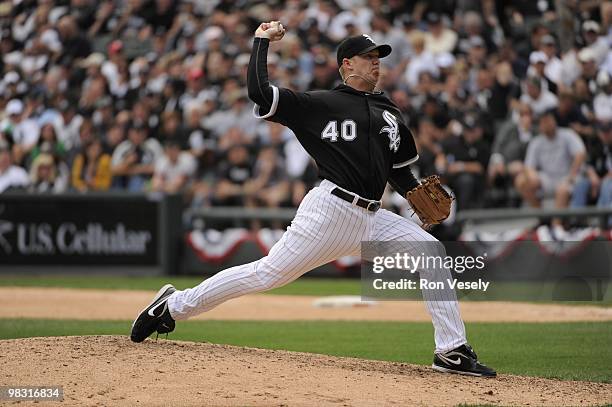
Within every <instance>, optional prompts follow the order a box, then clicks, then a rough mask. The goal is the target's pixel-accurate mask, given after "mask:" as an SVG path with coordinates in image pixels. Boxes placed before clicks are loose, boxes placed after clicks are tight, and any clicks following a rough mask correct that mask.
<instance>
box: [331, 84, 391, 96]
mask: <svg viewBox="0 0 612 407" xmlns="http://www.w3.org/2000/svg"><path fill="white" fill-rule="evenodd" d="M334 90H337V91H340V92H346V93H352V94H354V95H361V96H368V95H375V96H379V95H382V94H383V93H384V92H382V91H381V92H364V91H361V90H357V89H355V88H353V87H351V86H348V85H345V84H343V83H341V84H340V85H338V86H336V87H335V88H334Z"/></svg>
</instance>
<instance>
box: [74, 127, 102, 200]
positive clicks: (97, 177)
mask: <svg viewBox="0 0 612 407" xmlns="http://www.w3.org/2000/svg"><path fill="white" fill-rule="evenodd" d="M71 175H72V176H71V179H72V187H73V188H74V189H76V190H77V191H79V192H87V191H107V190H108V189H109V188H110V186H111V180H112V174H111V157H110V155H109V154H107V153H106V152H105V151H104V147H103V144H102V140H100V139H99V138H94V139H93V140H92V141H90V142H89V143H88V144H87V145H85V146H83V147H82V148H81V151H80V152H79V153H78V154H77V156H76V157H75V159H74V161H73V163H72V170H71Z"/></svg>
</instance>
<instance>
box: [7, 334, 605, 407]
mask: <svg viewBox="0 0 612 407" xmlns="http://www.w3.org/2000/svg"><path fill="white" fill-rule="evenodd" d="M0 347H1V348H2V352H1V354H0V364H1V365H2V367H3V369H2V372H1V373H0V383H3V384H7V385H21V386H24V385H32V386H33V385H45V386H48V385H61V386H63V387H64V394H65V399H64V403H63V404H62V405H78V406H80V405H126V406H138V405H141V406H149V405H158V406H168V405H175V406H184V405H199V406H202V405H215V406H241V405H256V406H272V405H277V406H282V405H290V406H323V405H336V406H348V405H350V406H359V405H363V406H375V405H457V404H460V403H469V404H473V403H486V404H501V405H554V406H561V405H592V404H599V405H601V404H605V403H610V402H612V384H603V383H590V382H569V381H558V380H549V379H541V378H532V377H520V376H510V375H502V376H500V377H499V378H497V379H477V378H470V377H463V376H454V375H446V374H442V373H436V372H433V371H432V370H431V369H429V368H427V367H423V366H414V365H408V364H402V363H389V362H381V361H366V360H360V359H353V358H338V357H329V356H323V355H314V354H307V353H297V352H286V351H272V350H261V349H251V348H241V347H235V346H225V345H212V344H207V343H193V342H178V341H166V340H161V339H160V340H159V341H153V340H147V341H145V342H144V343H142V344H134V343H132V342H130V341H129V339H128V338H127V337H122V336H82V337H55V338H26V339H14V340H4V341H0Z"/></svg>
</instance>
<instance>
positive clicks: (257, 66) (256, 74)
mask: <svg viewBox="0 0 612 407" xmlns="http://www.w3.org/2000/svg"><path fill="white" fill-rule="evenodd" d="M269 45H270V40H269V39H267V38H257V37H255V39H254V40H253V50H252V52H251V59H250V60H249V69H248V72H247V88H248V91H249V99H251V100H252V101H253V102H255V103H256V104H258V105H259V106H260V107H261V109H262V111H264V110H265V111H269V110H270V108H271V107H272V98H273V97H272V95H273V92H272V87H271V86H270V82H269V81H268V65H267V59H268V58H267V57H268V47H269Z"/></svg>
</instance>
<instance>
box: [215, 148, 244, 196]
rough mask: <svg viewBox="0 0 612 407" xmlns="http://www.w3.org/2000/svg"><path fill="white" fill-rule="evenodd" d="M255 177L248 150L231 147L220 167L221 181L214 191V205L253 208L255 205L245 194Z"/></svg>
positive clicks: (219, 176) (219, 177)
mask: <svg viewBox="0 0 612 407" xmlns="http://www.w3.org/2000/svg"><path fill="white" fill-rule="evenodd" d="M253 175H254V171H253V165H252V163H251V159H250V156H249V151H248V150H247V148H246V147H245V146H244V145H241V144H235V145H232V146H230V148H229V150H228V151H227V156H226V158H225V160H223V161H222V162H221V163H220V165H219V174H218V180H219V181H218V183H217V185H216V188H215V191H214V196H213V199H212V203H213V205H219V206H252V205H253V203H252V201H251V200H250V199H249V196H248V194H247V193H246V192H245V185H246V183H247V182H248V181H249V180H250V179H252V178H253Z"/></svg>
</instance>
